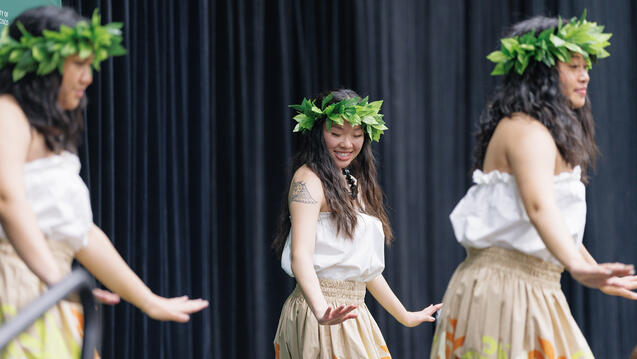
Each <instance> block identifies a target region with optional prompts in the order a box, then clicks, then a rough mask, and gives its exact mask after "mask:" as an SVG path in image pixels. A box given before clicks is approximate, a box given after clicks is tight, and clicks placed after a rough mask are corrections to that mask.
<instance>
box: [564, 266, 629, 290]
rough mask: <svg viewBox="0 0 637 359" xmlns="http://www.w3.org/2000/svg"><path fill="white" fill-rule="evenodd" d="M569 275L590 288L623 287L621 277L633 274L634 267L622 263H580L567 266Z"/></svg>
mask: <svg viewBox="0 0 637 359" xmlns="http://www.w3.org/2000/svg"><path fill="white" fill-rule="evenodd" d="M569 272H570V273H571V276H572V277H573V278H574V279H575V280H576V281H578V282H580V283H581V284H582V285H585V286H587V287H590V288H602V287H614V288H617V289H622V288H625V283H624V281H621V280H620V279H621V277H625V276H628V275H633V274H634V273H635V267H634V266H633V265H628V264H623V263H601V264H590V263H582V264H578V265H576V266H573V267H571V268H569Z"/></svg>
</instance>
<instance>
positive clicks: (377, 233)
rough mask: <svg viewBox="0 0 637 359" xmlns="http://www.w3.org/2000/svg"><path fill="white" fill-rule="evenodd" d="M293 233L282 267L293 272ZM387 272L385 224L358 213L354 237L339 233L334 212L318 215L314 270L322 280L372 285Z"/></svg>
mask: <svg viewBox="0 0 637 359" xmlns="http://www.w3.org/2000/svg"><path fill="white" fill-rule="evenodd" d="M291 245H292V230H291V229H290V234H288V239H287V241H286V242H285V247H283V254H282V255H281V268H283V270H284V271H285V272H286V273H287V274H289V275H290V277H294V274H293V273H292V255H291ZM383 269H385V233H384V232H383V224H382V222H381V221H380V220H379V219H378V218H376V217H373V216H370V215H367V214H364V213H358V220H357V224H356V228H355V230H354V235H353V238H347V237H346V236H345V235H344V234H343V233H342V232H341V233H339V234H337V231H336V222H335V221H334V219H332V218H331V213H329V212H321V213H319V218H318V223H317V225H316V245H315V248H314V270H315V271H316V275H317V276H318V277H319V278H322V279H333V280H348V281H356V282H369V281H370V280H372V279H374V278H376V277H377V276H378V275H380V274H381V273H382V272H383Z"/></svg>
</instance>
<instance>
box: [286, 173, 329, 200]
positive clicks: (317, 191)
mask: <svg viewBox="0 0 637 359" xmlns="http://www.w3.org/2000/svg"><path fill="white" fill-rule="evenodd" d="M288 200H289V202H290V203H292V202H300V203H307V204H315V203H321V202H322V200H323V185H322V183H321V179H320V178H319V177H318V175H316V173H314V171H312V170H311V169H309V168H308V167H307V166H305V165H303V166H301V167H300V168H299V169H298V170H296V172H295V173H294V176H293V177H292V182H291V183H290V192H289V195H288Z"/></svg>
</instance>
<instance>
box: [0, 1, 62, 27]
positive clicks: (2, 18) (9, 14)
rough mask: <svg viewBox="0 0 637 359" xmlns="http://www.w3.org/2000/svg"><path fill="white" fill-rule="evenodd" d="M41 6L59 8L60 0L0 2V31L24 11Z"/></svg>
mask: <svg viewBox="0 0 637 359" xmlns="http://www.w3.org/2000/svg"><path fill="white" fill-rule="evenodd" d="M43 5H53V6H61V5H62V1H61V0H0V31H2V29H4V27H5V26H7V25H9V24H10V23H11V21H13V19H15V17H16V16H18V15H20V14H21V13H22V12H23V11H24V10H28V9H32V8H34V7H38V6H43Z"/></svg>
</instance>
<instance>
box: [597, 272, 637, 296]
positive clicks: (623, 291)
mask: <svg viewBox="0 0 637 359" xmlns="http://www.w3.org/2000/svg"><path fill="white" fill-rule="evenodd" d="M613 280H614V281H615V282H616V283H618V284H619V285H621V287H615V286H610V285H608V286H603V287H601V288H599V289H600V290H601V291H602V292H604V293H605V294H608V295H616V296H618V297H624V298H626V299H631V300H637V292H633V291H634V290H635V289H637V275H629V276H625V277H614V278H613Z"/></svg>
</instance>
